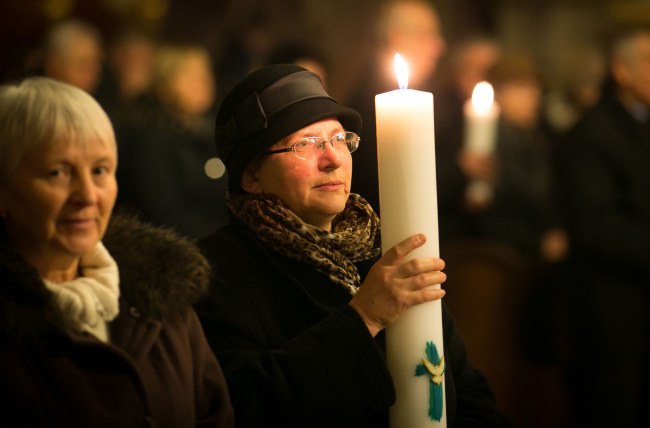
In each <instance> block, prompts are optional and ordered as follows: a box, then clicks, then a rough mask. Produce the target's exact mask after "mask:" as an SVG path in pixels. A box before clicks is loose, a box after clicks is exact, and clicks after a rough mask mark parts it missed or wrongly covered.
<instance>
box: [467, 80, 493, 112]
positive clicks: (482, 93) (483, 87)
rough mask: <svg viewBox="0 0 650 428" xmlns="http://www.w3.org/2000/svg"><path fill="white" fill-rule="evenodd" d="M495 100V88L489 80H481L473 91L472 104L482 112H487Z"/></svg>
mask: <svg viewBox="0 0 650 428" xmlns="http://www.w3.org/2000/svg"><path fill="white" fill-rule="evenodd" d="M493 102H494V89H492V85H490V84H489V83H488V82H479V83H477V84H476V86H474V91H472V104H473V106H474V109H476V111H478V112H480V113H486V112H487V111H488V110H489V109H490V107H492V103H493Z"/></svg>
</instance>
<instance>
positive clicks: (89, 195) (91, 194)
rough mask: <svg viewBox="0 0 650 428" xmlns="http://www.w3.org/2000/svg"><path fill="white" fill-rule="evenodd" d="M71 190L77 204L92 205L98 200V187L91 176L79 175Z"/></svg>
mask: <svg viewBox="0 0 650 428" xmlns="http://www.w3.org/2000/svg"><path fill="white" fill-rule="evenodd" d="M71 190H72V198H73V200H74V201H75V202H76V203H80V204H91V203H94V202H95V201H96V200H97V186H96V185H95V182H94V180H93V178H92V176H91V175H90V174H79V175H78V176H77V177H76V178H75V179H74V180H73V188H72V189H71Z"/></svg>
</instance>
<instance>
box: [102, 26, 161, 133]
mask: <svg viewBox="0 0 650 428" xmlns="http://www.w3.org/2000/svg"><path fill="white" fill-rule="evenodd" d="M156 47H157V42H156V41H155V40H154V39H153V38H152V37H150V36H148V35H147V34H145V33H144V32H142V31H139V30H136V29H125V30H122V31H120V32H119V33H118V34H117V35H115V36H114V37H113V38H112V39H111V40H110V41H109V45H108V48H107V51H108V52H107V53H108V55H107V64H106V65H107V67H106V72H105V73H104V78H103V79H102V82H101V83H100V85H99V88H98V90H97V97H96V98H97V99H98V101H99V103H100V104H101V105H102V107H104V109H106V111H107V112H108V114H109V116H110V117H111V120H112V121H113V122H114V123H115V122H116V120H123V118H122V117H121V114H123V113H124V112H125V110H126V111H127V112H128V108H129V106H130V105H131V104H132V103H134V102H136V101H137V99H138V98H139V97H141V96H142V95H143V94H145V93H146V91H147V90H148V89H149V88H150V87H151V80H152V79H153V67H154V57H155V53H156Z"/></svg>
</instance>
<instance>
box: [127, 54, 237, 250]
mask: <svg viewBox="0 0 650 428" xmlns="http://www.w3.org/2000/svg"><path fill="white" fill-rule="evenodd" d="M215 90H216V89H215V80H214V76H213V71H212V67H211V59H210V57H209V55H208V53H207V51H206V50H205V49H204V48H202V47H200V46H195V45H166V46H161V47H160V48H159V49H158V51H157V53H156V57H155V62H154V71H153V79H152V87H151V90H150V93H149V97H148V98H144V99H143V100H141V101H140V102H139V103H138V104H137V105H136V106H135V107H134V108H133V109H132V110H131V111H129V112H128V114H127V117H128V120H127V123H124V121H120V122H119V123H118V124H117V125H118V126H119V128H118V129H117V133H118V141H119V150H120V158H121V162H122V163H121V167H120V170H119V171H118V180H119V182H120V186H121V192H120V198H119V199H118V205H120V206H122V207H125V208H128V209H129V210H132V211H135V212H136V213H138V214H139V216H140V217H141V218H142V220H145V221H148V222H152V223H154V224H158V225H164V226H168V227H172V228H174V229H175V230H177V231H178V232H180V233H182V234H183V235H185V236H188V237H191V238H198V237H201V236H203V235H205V234H207V233H208V232H210V231H212V229H213V228H216V227H218V226H219V225H220V224H225V222H226V220H227V209H226V205H225V193H226V172H225V167H224V165H223V163H222V162H221V160H220V159H219V158H218V157H217V156H216V152H215V150H214V145H213V136H214V125H213V120H214V115H213V105H214V99H215Z"/></svg>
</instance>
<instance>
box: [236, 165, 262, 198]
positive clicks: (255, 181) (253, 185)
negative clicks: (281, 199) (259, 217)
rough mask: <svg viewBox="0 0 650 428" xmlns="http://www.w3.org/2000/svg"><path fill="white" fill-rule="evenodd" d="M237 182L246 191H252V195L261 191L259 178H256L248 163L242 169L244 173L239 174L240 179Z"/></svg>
mask: <svg viewBox="0 0 650 428" xmlns="http://www.w3.org/2000/svg"><path fill="white" fill-rule="evenodd" d="M239 184H240V185H241V188H242V189H244V190H245V191H246V192H248V193H252V194H254V195H259V194H260V193H263V190H262V183H260V180H259V178H257V173H256V172H255V170H253V167H252V166H250V165H249V166H247V167H246V168H245V169H244V173H243V174H242V176H241V181H240V182H239Z"/></svg>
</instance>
